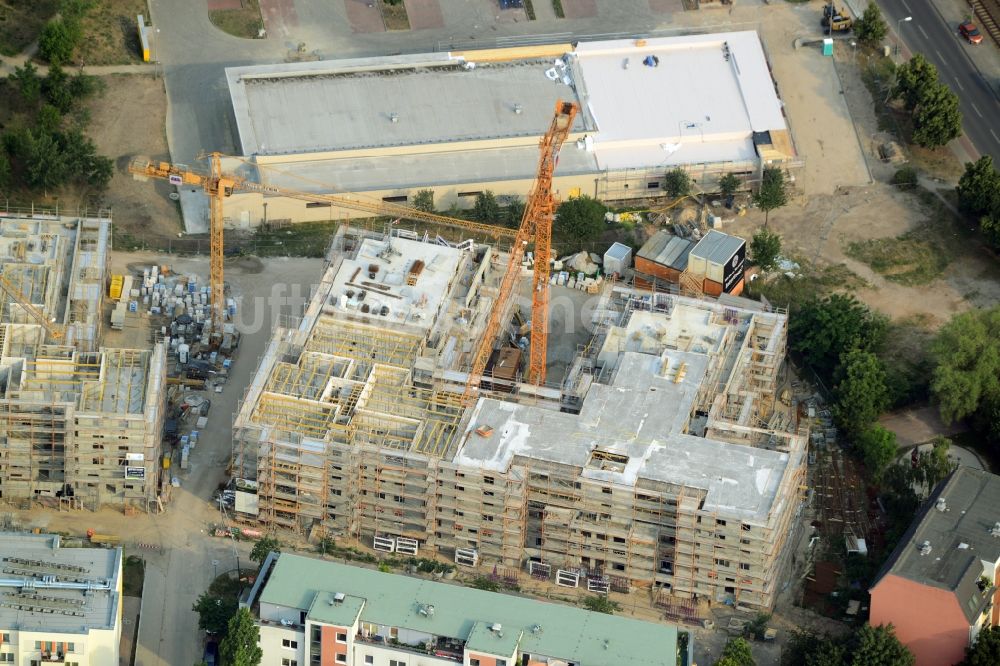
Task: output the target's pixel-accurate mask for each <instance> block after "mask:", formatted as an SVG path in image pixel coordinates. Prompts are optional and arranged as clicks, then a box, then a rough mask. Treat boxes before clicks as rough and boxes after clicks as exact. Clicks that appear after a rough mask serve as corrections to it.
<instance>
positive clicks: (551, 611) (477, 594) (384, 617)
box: [260, 553, 677, 666]
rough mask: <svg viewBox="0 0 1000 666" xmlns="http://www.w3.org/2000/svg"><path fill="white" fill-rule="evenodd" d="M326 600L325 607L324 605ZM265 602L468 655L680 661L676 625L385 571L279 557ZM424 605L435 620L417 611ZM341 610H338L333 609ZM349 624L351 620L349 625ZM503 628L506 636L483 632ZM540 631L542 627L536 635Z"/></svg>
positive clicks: (586, 664)
mask: <svg viewBox="0 0 1000 666" xmlns="http://www.w3.org/2000/svg"><path fill="white" fill-rule="evenodd" d="M337 592H340V593H342V594H344V595H345V597H346V598H345V600H344V604H345V606H346V608H345V609H344V611H343V612H341V611H339V610H335V611H330V610H329V601H330V594H336V593H337ZM317 598H320V602H326V606H325V607H324V606H323V605H322V603H320V604H317ZM260 600H261V603H262V604H274V605H276V606H284V607H286V608H298V609H301V610H306V609H311V610H310V617H312V618H313V619H315V620H318V621H320V622H324V621H327V619H328V616H329V618H330V620H331V621H335V622H342V621H344V623H345V624H347V623H349V622H353V620H354V617H356V616H357V611H355V609H357V610H358V611H360V613H361V620H362V622H369V623H372V624H376V625H382V626H386V627H397V628H404V629H411V630H414V631H419V632H424V633H428V634H432V635H435V636H444V637H449V638H457V639H460V640H467V641H469V647H470V649H480V650H483V651H486V652H491V653H492V654H509V652H507V650H511V651H513V646H514V643H512V641H517V639H518V638H520V641H519V645H518V647H519V649H520V650H521V651H522V652H526V653H529V654H536V655H545V656H548V657H551V658H558V659H563V660H569V661H573V662H575V663H577V664H580V665H581V666H597V665H598V664H635V665H636V666H673V665H674V664H676V663H677V661H676V655H677V629H676V627H673V626H671V625H667V624H660V623H653V622H643V621H641V620H635V619H632V618H626V617H619V616H615V615H607V614H604V613H595V612H591V611H586V610H583V609H582V608H576V607H573V606H565V605H561V604H553V603H549V602H545V601H536V600H534V599H530V598H527V597H521V596H516V595H512V594H499V593H496V592H486V591H483V590H476V589H473V588H469V587H464V586H462V585H453V584H448V583H438V582H435V581H430V580H425V579H422V578H412V577H410V576H403V575H399V574H391V573H383V572H381V571H375V570H372V569H365V568H361V567H354V566H349V565H346V564H339V563H337V562H328V561H324V560H318V559H314V558H311V557H302V556H300V555H292V554H290V553H282V554H281V555H279V556H278V561H277V563H276V564H275V565H274V569H273V570H272V572H271V575H270V578H269V579H268V582H267V584H266V585H265V586H264V590H263V592H262V593H261V598H260ZM422 605H431V606H433V607H434V614H433V615H432V616H426V615H423V614H421V613H420V612H418V609H419V608H420V607H421V606H422ZM334 608H335V609H336V607H334ZM345 620H348V621H345ZM493 624H499V625H501V627H502V628H503V632H502V633H503V634H504V638H501V637H500V636H499V635H498V634H493V633H484V631H483V625H485V626H489V625H493ZM536 625H537V629H536V630H535V631H533V629H535V627H536Z"/></svg>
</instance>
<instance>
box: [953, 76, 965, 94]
mask: <svg viewBox="0 0 1000 666" xmlns="http://www.w3.org/2000/svg"><path fill="white" fill-rule="evenodd" d="M953 78H954V79H955V85H956V86H958V89H959V90H961V91H962V92H965V87H964V86H963V85H962V82H961V81H959V80H958V77H957V76H956V77H953Z"/></svg>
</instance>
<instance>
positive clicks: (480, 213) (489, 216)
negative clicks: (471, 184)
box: [472, 190, 500, 224]
mask: <svg viewBox="0 0 1000 666" xmlns="http://www.w3.org/2000/svg"><path fill="white" fill-rule="evenodd" d="M472 217H473V218H475V220H476V222H482V223H483V224H496V223H497V221H498V220H499V219H500V204H499V203H497V198H496V196H495V195H494V194H493V192H491V191H489V190H486V191H485V192H480V193H479V194H477V195H476V205H475V206H473V207H472Z"/></svg>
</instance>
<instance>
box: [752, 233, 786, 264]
mask: <svg viewBox="0 0 1000 666" xmlns="http://www.w3.org/2000/svg"><path fill="white" fill-rule="evenodd" d="M750 254H751V256H752V257H753V262H754V263H755V264H757V266H759V267H760V269H761V270H762V271H770V270H774V268H775V267H776V266H777V265H778V256H779V255H780V254H781V236H779V235H778V234H776V233H774V232H771V231H768V230H767V229H761V230H760V231H758V232H757V233H755V234H754V235H753V238H752V239H751V240H750Z"/></svg>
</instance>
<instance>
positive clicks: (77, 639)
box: [0, 532, 122, 666]
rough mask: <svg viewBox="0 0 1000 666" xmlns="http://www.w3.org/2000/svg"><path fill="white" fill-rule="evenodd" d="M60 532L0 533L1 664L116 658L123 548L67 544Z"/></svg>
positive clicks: (102, 664)
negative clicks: (0, 567) (64, 544)
mask: <svg viewBox="0 0 1000 666" xmlns="http://www.w3.org/2000/svg"><path fill="white" fill-rule="evenodd" d="M61 546H62V544H61V542H60V537H59V536H58V535H55V534H19V533H12V532H0V553H2V554H3V555H2V558H0V564H2V566H3V573H2V575H0V637H2V639H3V640H2V641H0V663H9V664H17V666H27V665H29V664H65V665H67V666H68V665H70V664H78V665H79V666H107V665H108V664H117V663H118V652H119V649H118V646H119V641H120V640H121V630H122V608H121V604H122V550H121V548H113V549H107V548H63V547H61Z"/></svg>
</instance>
